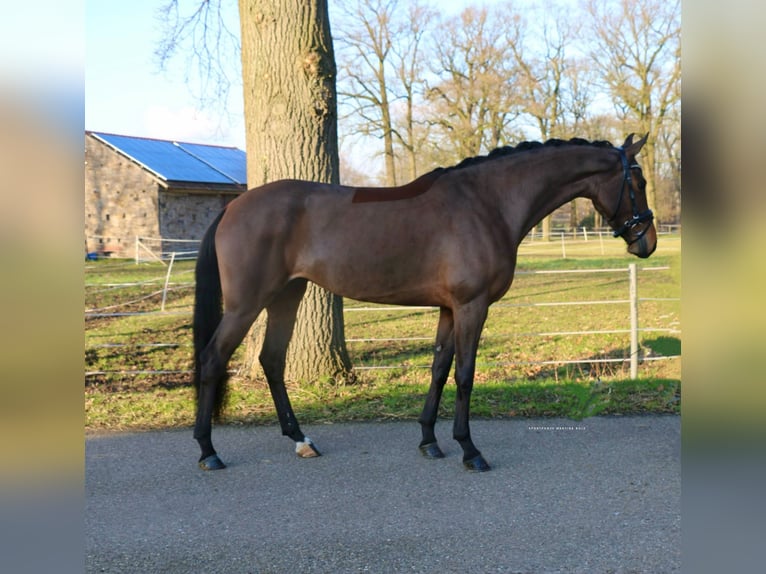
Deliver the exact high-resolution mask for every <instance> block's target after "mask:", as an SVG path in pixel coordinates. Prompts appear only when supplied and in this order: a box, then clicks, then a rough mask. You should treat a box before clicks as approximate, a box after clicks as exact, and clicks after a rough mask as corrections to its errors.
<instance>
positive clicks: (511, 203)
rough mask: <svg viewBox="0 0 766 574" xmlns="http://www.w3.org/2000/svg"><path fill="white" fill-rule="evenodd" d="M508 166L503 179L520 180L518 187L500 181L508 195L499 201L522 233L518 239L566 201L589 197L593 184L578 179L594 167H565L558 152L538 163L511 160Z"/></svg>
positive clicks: (501, 187) (519, 232) (517, 232)
mask: <svg viewBox="0 0 766 574" xmlns="http://www.w3.org/2000/svg"><path fill="white" fill-rule="evenodd" d="M569 163H572V162H569ZM506 170H507V171H506V174H507V175H505V176H501V180H505V181H511V182H517V185H518V189H508V187H507V185H506V186H502V184H501V185H498V186H497V188H498V191H499V193H500V194H501V195H502V196H504V199H505V201H500V202H499V203H500V204H501V205H504V209H505V213H504V216H505V219H506V220H507V221H508V224H509V226H510V227H511V229H513V230H514V232H515V234H517V235H518V236H517V237H516V239H517V241H521V240H522V239H523V238H524V237H525V236H526V235H527V234H528V233H529V231H530V230H531V229H532V228H533V227H535V226H536V225H537V224H538V223H540V221H542V220H543V219H544V218H545V217H546V216H547V215H549V214H551V213H553V212H554V211H555V210H556V209H558V208H559V207H561V206H562V205H564V204H566V203H568V202H569V201H572V200H573V199H575V198H576V197H588V191H589V187H588V186H586V185H578V184H577V182H580V181H582V180H583V179H584V178H585V177H588V176H589V175H592V171H591V172H587V170H586V169H585V168H584V166H583V165H582V164H575V167H574V168H572V169H565V168H562V166H561V162H560V160H559V159H558V158H557V156H556V154H551V156H550V157H548V158H544V159H542V160H541V161H539V163H537V164H532V165H527V166H520V165H513V164H510V165H508V166H507V168H506ZM518 170H525V171H524V172H523V173H521V172H519V171H518Z"/></svg>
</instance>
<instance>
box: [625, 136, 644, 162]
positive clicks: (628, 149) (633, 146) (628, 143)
mask: <svg viewBox="0 0 766 574" xmlns="http://www.w3.org/2000/svg"><path fill="white" fill-rule="evenodd" d="M648 139H649V134H648V133H647V134H646V135H645V136H644V137H642V138H641V139H640V140H638V141H637V142H635V143H634V142H633V134H630V135H629V136H628V137H627V138H626V139H625V143H624V144H622V149H624V150H625V154H626V155H627V156H628V157H635V156H636V155H637V154H638V152H640V151H641V148H642V147H644V144H645V143H646V140H648Z"/></svg>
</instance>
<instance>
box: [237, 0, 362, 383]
mask: <svg viewBox="0 0 766 574" xmlns="http://www.w3.org/2000/svg"><path fill="white" fill-rule="evenodd" d="M239 13H240V26H241V31H242V78H243V87H244V98H245V125H246V137H247V181H248V186H249V187H251V188H252V187H257V186H259V185H262V184H264V183H267V182H270V181H275V180H279V179H288V178H295V179H306V180H312V181H322V182H328V183H339V181H340V175H339V159H338V136H337V109H336V92H335V79H336V73H335V59H334V54H333V46H332V39H331V36H330V22H329V17H328V13H327V1H326V0H239ZM275 224H278V222H275ZM264 315H265V314H262V315H261V317H260V318H259V319H258V321H257V322H256V325H255V326H254V327H253V329H252V330H251V333H250V335H248V337H247V338H246V349H245V365H244V368H245V372H244V374H245V375H246V376H250V378H261V379H262V378H263V371H262V369H261V367H260V364H259V361H258V354H259V353H260V348H261V344H262V340H263V332H264V326H265V317H264ZM350 371H351V364H350V360H349V358H348V353H347V351H346V346H345V337H344V333H343V300H342V299H341V298H340V297H337V296H335V295H332V294H330V293H328V292H327V291H324V290H323V289H320V288H319V287H317V286H315V285H313V284H311V283H310V284H309V286H308V289H307V292H306V296H305V297H304V299H303V302H302V303H301V306H300V309H299V311H298V319H297V321H296V327H295V333H294V335H293V340H292V341H291V343H290V347H289V350H288V355H287V368H286V373H285V377H286V379H288V380H293V381H317V380H326V379H335V380H338V379H344V378H347V377H348V375H349V374H350Z"/></svg>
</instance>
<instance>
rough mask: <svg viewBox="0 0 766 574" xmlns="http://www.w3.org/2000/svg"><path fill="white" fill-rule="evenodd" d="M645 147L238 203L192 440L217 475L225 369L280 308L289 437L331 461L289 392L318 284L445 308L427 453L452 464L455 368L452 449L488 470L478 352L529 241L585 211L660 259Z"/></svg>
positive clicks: (274, 370) (426, 426)
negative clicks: (546, 224)
mask: <svg viewBox="0 0 766 574" xmlns="http://www.w3.org/2000/svg"><path fill="white" fill-rule="evenodd" d="M646 139H647V137H646V136H645V137H644V138H642V139H641V140H639V141H636V142H634V141H633V135H632V134H631V135H630V136H628V137H627V138H626V140H625V142H624V143H623V145H622V146H620V147H615V146H613V145H612V144H610V143H609V142H606V141H593V142H590V141H586V140H583V139H579V138H574V139H571V140H568V141H563V140H549V141H547V142H545V143H544V144H543V143H539V142H523V143H521V144H519V145H517V146H516V147H505V148H499V149H497V150H495V151H493V152H491V153H489V154H488V155H486V156H480V157H474V158H468V159H466V160H464V161H462V162H461V163H459V164H457V165H455V166H452V167H449V168H439V169H436V170H434V171H432V172H430V173H427V174H425V175H423V176H421V177H420V178H418V179H416V180H415V181H413V182H412V183H410V184H408V185H404V186H400V187H396V188H369V187H365V188H361V187H350V186H343V185H331V184H324V183H315V182H309V181H297V180H282V181H276V182H273V183H268V184H266V185H263V186H261V187H258V188H254V189H251V190H249V191H247V192H245V193H243V194H242V195H241V196H239V197H237V198H236V199H235V200H234V201H232V202H231V203H230V204H229V205H228V206H227V207H226V208H225V209H224V211H222V212H221V213H220V214H219V215H218V217H217V218H216V219H215V221H214V222H213V223H212V225H211V226H210V227H209V229H208V230H207V232H206V233H205V236H204V238H203V240H202V244H201V246H200V251H199V257H198V260H197V266H196V292H195V305H194V357H195V375H194V382H195V386H196V390H197V413H196V422H195V426H194V438H195V439H196V440H197V441H198V443H199V446H200V449H201V451H202V453H201V456H200V459H199V466H200V468H202V469H203V470H217V469H221V468H225V464H224V463H223V462H222V461H221V459H220V458H219V457H218V455H217V453H216V450H215V449H214V448H213V443H212V440H211V431H212V419H213V417H214V416H215V415H218V414H220V411H221V409H222V405H223V398H224V392H225V383H226V379H227V370H226V367H227V363H228V361H229V359H230V358H231V355H232V353H233V352H234V350H235V349H236V348H237V346H238V345H239V344H240V343H241V342H242V340H243V338H244V337H245V335H246V334H247V332H248V330H249V328H250V326H251V325H252V324H253V322H254V321H255V319H256V317H257V316H258V315H259V314H260V313H261V311H263V310H264V309H266V311H267V313H268V319H267V327H266V334H265V338H264V342H263V347H262V349H261V351H260V355H259V359H260V362H261V364H262V366H263V370H264V373H265V375H266V378H267V380H268V384H269V389H270V391H271V394H272V397H273V399H274V405H275V407H276V411H277V416H278V418H279V422H280V426H281V429H282V434H283V435H286V436H288V437H290V438H291V439H292V440H293V441H295V448H296V453H297V454H298V455H299V456H301V457H306V458H308V457H313V456H318V455H319V451H318V449H317V448H316V446H315V445H314V443H313V442H312V441H311V440H310V439H309V438H307V437H306V436H305V435H304V434H303V432H301V429H300V427H299V425H298V421H297V419H296V417H295V414H294V412H293V409H292V407H291V405H290V400H289V398H288V394H287V390H286V388H285V380H284V371H285V356H286V352H287V346H288V343H289V342H290V338H291V337H292V333H293V327H294V323H295V318H296V312H297V310H298V305H299V303H300V301H301V298H302V296H303V293H304V291H305V289H306V283H307V281H313V282H314V283H316V284H318V285H320V286H321V287H324V288H325V289H327V290H329V291H331V292H333V293H336V294H337V295H340V296H343V297H349V298H352V299H357V300H361V301H370V302H376V303H389V304H397V305H426V306H434V307H438V308H439V310H440V312H439V323H438V327H437V329H436V341H435V344H434V355H433V365H432V369H431V385H430V388H429V390H428V394H427V397H426V401H425V406H424V408H423V412H422V414H421V415H420V417H419V418H418V422H419V423H420V425H421V432H422V440H421V442H420V447H419V448H420V451H421V453H422V454H423V455H424V456H426V457H429V458H442V457H443V456H444V454H443V453H442V450H441V449H440V447H439V445H438V443H437V440H436V435H435V434H434V427H435V423H436V417H437V412H438V407H439V401H440V399H441V395H442V389H443V388H444V384H445V382H446V381H447V378H448V376H449V373H450V370H451V368H452V362H453V358H454V361H455V374H454V377H455V382H456V384H457V397H456V404H455V418H454V425H453V437H454V439H455V440H457V442H458V443H459V444H460V446H461V447H462V450H463V464H464V465H465V467H466V468H467V469H469V470H472V471H486V470H489V469H490V466H489V464H488V463H487V461H486V460H485V459H484V457H483V456H482V454H481V452H480V451H479V450H478V449H477V448H476V446H475V445H474V443H473V440H472V439H471V433H470V429H469V424H468V419H469V405H470V400H471V390H472V388H473V379H474V369H475V362H476V350H477V347H478V344H479V337H480V335H481V332H482V328H483V326H484V321H485V319H486V317H487V310H488V307H489V305H490V304H491V303H493V302H495V301H497V300H498V299H500V298H501V297H502V296H503V295H504V294H505V293H506V291H508V289H509V288H510V286H511V282H512V280H513V275H514V269H515V266H516V254H517V250H518V247H519V243H521V241H522V239H523V238H524V237H525V236H526V235H527V234H528V233H529V231H530V230H531V229H532V228H533V227H534V226H535V225H536V224H537V223H538V222H540V221H541V220H542V219H543V218H544V217H545V216H546V215H548V214H549V213H551V212H552V211H553V210H555V209H556V208H558V207H560V206H562V205H563V204H565V203H566V202H568V201H571V200H572V199H574V198H576V197H585V198H588V199H590V200H591V201H592V202H593V205H594V207H595V209H596V210H598V212H599V213H600V214H601V215H602V216H603V217H604V218H605V220H606V221H607V222H608V224H609V225H610V227H611V228H612V229H613V231H614V236H615V237H622V238H623V239H624V240H625V242H626V243H627V250H628V252H629V253H631V254H633V255H636V256H638V257H642V258H644V257H649V255H651V254H652V252H653V251H654V250H655V248H656V245H657V233H656V230H655V226H654V221H653V214H652V212H651V210H650V209H649V207H648V205H647V200H646V190H645V187H646V180H645V179H644V177H643V175H642V173H641V167H640V166H639V165H638V163H637V162H636V154H638V152H639V151H640V150H641V148H642V147H643V145H644V144H645V143H646Z"/></svg>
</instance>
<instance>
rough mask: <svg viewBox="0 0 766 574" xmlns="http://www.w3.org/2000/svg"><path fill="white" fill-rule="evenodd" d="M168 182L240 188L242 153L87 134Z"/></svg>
mask: <svg viewBox="0 0 766 574" xmlns="http://www.w3.org/2000/svg"><path fill="white" fill-rule="evenodd" d="M87 133H89V134H90V135H92V136H93V137H94V138H96V139H98V140H100V141H102V142H103V143H105V144H107V145H108V146H110V147H112V148H114V149H115V150H117V151H118V152H119V153H121V154H123V155H125V156H127V157H129V158H130V159H132V160H133V161H135V162H136V163H138V164H140V165H141V166H143V167H144V168H145V169H147V170H149V171H150V172H152V173H153V174H154V175H155V176H157V177H158V178H160V179H161V180H164V181H166V182H168V183H171V182H179V183H185V184H191V183H202V184H217V185H237V186H242V185H244V184H246V183H247V175H246V172H247V169H246V159H245V157H246V156H245V152H244V151H242V150H241V149H238V148H235V147H224V146H214V145H204V144H194V143H184V142H176V141H171V140H158V139H151V138H142V137H133V136H123V135H116V134H108V133H102V132H92V131H91V132H87Z"/></svg>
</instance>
